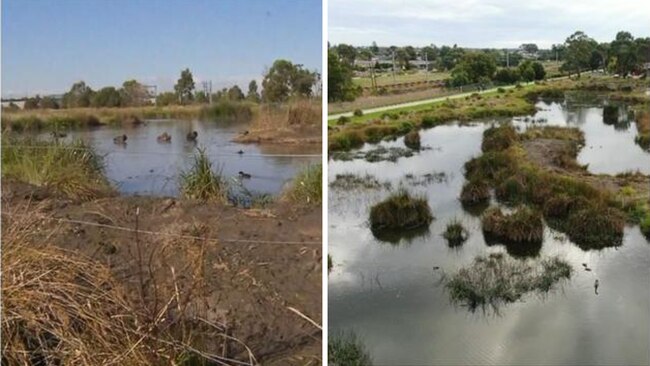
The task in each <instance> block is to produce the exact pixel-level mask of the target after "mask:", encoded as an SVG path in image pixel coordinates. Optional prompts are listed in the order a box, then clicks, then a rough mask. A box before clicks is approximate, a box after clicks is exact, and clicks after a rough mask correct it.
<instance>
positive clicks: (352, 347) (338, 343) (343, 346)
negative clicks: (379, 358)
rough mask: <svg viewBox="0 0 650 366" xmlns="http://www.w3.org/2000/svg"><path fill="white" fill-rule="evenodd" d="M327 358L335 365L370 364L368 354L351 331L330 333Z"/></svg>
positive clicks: (370, 360)
mask: <svg viewBox="0 0 650 366" xmlns="http://www.w3.org/2000/svg"><path fill="white" fill-rule="evenodd" d="M327 358H328V361H329V363H330V364H332V365H337V366H372V358H371V357H370V354H369V353H368V351H367V350H366V347H365V346H364V345H363V343H362V342H361V340H359V338H358V337H357V336H356V334H355V333H353V332H349V333H341V334H335V335H330V336H329V339H328V341H327Z"/></svg>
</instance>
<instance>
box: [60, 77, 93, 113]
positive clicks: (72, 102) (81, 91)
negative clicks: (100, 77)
mask: <svg viewBox="0 0 650 366" xmlns="http://www.w3.org/2000/svg"><path fill="white" fill-rule="evenodd" d="M93 93H94V92H93V90H92V89H91V88H90V87H89V86H88V85H86V83H85V82H83V81H79V82H76V83H74V84H72V87H71V88H70V91H68V92H67V93H65V94H63V105H64V107H65V108H83V107H88V106H90V99H91V97H92V95H93Z"/></svg>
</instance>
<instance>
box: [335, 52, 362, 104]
mask: <svg viewBox="0 0 650 366" xmlns="http://www.w3.org/2000/svg"><path fill="white" fill-rule="evenodd" d="M360 93H361V88H360V87H359V86H357V85H354V83H353V82H352V69H351V67H350V66H349V65H347V64H345V63H343V62H341V61H340V60H339V57H338V55H336V53H335V52H332V51H331V50H330V51H328V53H327V100H328V101H329V102H337V101H350V100H354V99H355V98H356V97H357V96H359V94H360Z"/></svg>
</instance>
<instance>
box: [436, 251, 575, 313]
mask: <svg viewBox="0 0 650 366" xmlns="http://www.w3.org/2000/svg"><path fill="white" fill-rule="evenodd" d="M572 271H573V270H572V268H571V266H570V265H569V263H567V262H566V261H564V260H562V259H560V258H558V257H551V258H548V259H544V260H541V261H532V260H528V261H521V260H516V259H512V258H510V257H508V256H506V255H504V254H503V253H492V254H490V255H488V256H480V257H477V258H476V259H474V262H473V263H472V264H471V265H470V266H468V267H465V268H462V269H460V270H459V271H458V272H457V273H455V274H453V275H452V276H451V277H447V278H445V288H446V290H447V291H448V292H449V295H450V297H451V300H452V301H453V302H455V303H457V304H461V305H464V306H467V307H468V308H469V309H470V310H472V311H474V310H476V309H477V308H479V307H482V308H485V306H492V307H494V308H495V309H498V307H499V306H500V305H501V304H504V303H512V302H515V301H518V300H519V299H521V297H522V296H524V295H525V294H527V293H530V292H542V293H543V292H548V291H550V290H551V289H552V288H553V286H554V285H555V284H556V283H558V282H559V281H561V280H563V279H568V278H570V277H571V273H572Z"/></svg>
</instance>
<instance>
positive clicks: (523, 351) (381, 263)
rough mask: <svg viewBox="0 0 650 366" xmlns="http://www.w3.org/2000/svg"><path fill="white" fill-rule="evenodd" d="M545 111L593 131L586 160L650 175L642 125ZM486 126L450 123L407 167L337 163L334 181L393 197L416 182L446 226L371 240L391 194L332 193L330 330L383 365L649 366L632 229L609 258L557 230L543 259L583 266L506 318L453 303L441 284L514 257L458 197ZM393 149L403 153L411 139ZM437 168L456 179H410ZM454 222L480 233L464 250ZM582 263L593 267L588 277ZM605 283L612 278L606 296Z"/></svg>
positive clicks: (648, 247)
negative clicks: (357, 179)
mask: <svg viewBox="0 0 650 366" xmlns="http://www.w3.org/2000/svg"><path fill="white" fill-rule="evenodd" d="M538 107H540V108H542V109H543V110H542V111H540V112H538V114H537V115H536V116H535V118H546V119H548V122H547V124H553V125H562V126H577V127H580V128H581V129H582V130H583V131H584V132H585V137H586V145H587V146H586V147H585V149H583V152H582V153H581V154H580V157H579V159H580V162H581V163H583V164H586V163H589V164H590V165H589V167H590V169H591V170H592V171H594V172H599V173H601V172H608V173H619V172H622V171H626V170H637V169H639V170H641V171H643V172H645V173H648V172H650V154H648V153H646V152H643V151H642V150H641V149H640V148H639V147H638V146H637V145H635V144H634V136H635V135H636V130H635V126H634V124H631V125H629V126H628V129H627V130H622V129H616V128H614V126H609V125H605V124H603V122H602V109H601V108H598V107H587V106H576V105H570V104H569V105H567V103H552V104H543V103H542V104H540V105H538ZM516 124H518V125H520V127H522V128H524V127H525V124H524V123H523V122H521V123H519V122H517V123H516ZM485 128H486V125H485V124H476V125H470V126H462V127H461V126H458V125H447V126H439V127H436V128H433V129H430V130H426V131H422V132H421V138H422V145H423V146H428V147H431V149H429V150H424V151H422V152H420V153H419V154H416V155H415V156H413V157H411V158H400V159H399V160H398V161H397V162H396V163H391V162H380V163H368V162H365V161H362V160H355V161H349V162H343V161H330V166H329V177H330V180H333V179H334V177H335V176H336V174H343V173H352V174H357V175H364V174H365V173H368V174H371V175H374V176H375V177H376V178H378V179H379V180H380V181H389V182H391V183H392V186H393V189H394V188H395V187H397V186H399V184H400V182H401V183H402V184H407V187H408V188H409V190H410V191H412V192H417V193H422V194H424V195H426V197H427V198H428V201H429V205H430V207H431V208H432V210H433V214H434V216H435V218H436V219H435V220H434V221H433V223H432V224H431V225H430V227H429V232H428V234H425V235H423V236H419V237H416V238H412V239H410V240H406V239H402V240H401V241H400V242H399V243H397V244H394V243H388V242H384V241H380V240H377V239H376V238H375V237H374V236H373V235H372V233H371V232H370V230H369V228H368V224H367V217H368V212H369V208H370V206H371V205H373V204H375V203H377V202H379V201H380V200H382V199H383V198H385V197H386V196H387V195H388V194H389V192H388V191H387V190H386V189H380V190H359V191H343V190H335V189H330V198H329V200H330V201H329V202H330V203H329V225H330V227H329V233H330V234H329V238H330V239H329V242H330V244H329V245H330V254H331V255H332V258H333V261H334V268H333V270H332V272H331V273H330V275H329V322H330V323H329V326H330V330H329V331H330V334H334V333H336V332H337V331H349V330H353V331H354V332H355V333H357V335H358V336H359V337H360V338H361V339H362V340H363V342H364V343H365V345H366V347H367V349H368V350H369V352H370V354H371V355H372V357H373V360H374V362H375V364H377V365H648V364H649V363H650V356H649V349H650V347H649V345H650V287H649V283H650V243H648V242H647V241H646V239H645V238H644V237H643V236H642V234H641V233H640V230H639V228H638V227H628V228H626V231H625V237H624V243H623V245H622V246H621V247H619V248H608V249H604V250H600V251H595V250H593V251H583V250H581V249H580V248H578V247H577V246H576V245H574V244H573V243H571V242H570V241H568V240H566V239H565V238H564V236H563V235H561V234H559V233H557V232H553V231H552V230H550V229H548V228H547V229H546V232H545V240H544V242H543V245H542V247H541V249H540V251H539V253H538V254H537V255H538V256H539V257H545V256H550V255H559V256H561V257H562V258H564V259H566V260H567V261H568V262H570V263H571V265H572V266H573V268H574V269H575V272H574V274H573V276H572V277H571V279H570V280H568V281H565V282H563V283H561V285H560V286H558V287H557V288H556V289H555V290H552V291H551V292H550V293H548V294H545V295H536V294H531V295H527V296H525V297H524V298H523V301H520V302H517V303H514V304H508V305H505V306H502V307H500V308H499V309H498V313H496V312H494V311H488V312H482V311H481V310H478V311H477V312H474V313H472V312H470V311H468V309H467V308H464V307H458V306H455V305H453V304H451V303H450V301H449V297H448V294H447V293H446V292H445V291H444V289H443V286H442V285H441V282H440V281H441V275H442V273H443V272H444V273H450V274H451V273H454V272H455V271H457V270H458V269H459V268H461V267H463V266H466V265H469V264H470V263H471V262H472V260H473V259H474V257H476V256H477V255H483V254H487V253H492V252H507V248H505V247H503V246H501V245H493V246H488V245H487V244H486V242H485V240H484V239H483V235H482V232H481V230H480V219H479V217H478V216H473V215H472V214H469V213H467V212H466V211H464V210H463V209H462V207H461V205H460V202H459V201H458V199H457V197H458V196H459V194H460V190H461V187H462V185H463V183H464V181H465V179H464V177H463V170H462V167H463V164H464V163H465V162H466V161H467V160H469V159H470V158H471V157H474V156H477V155H479V154H480V145H481V140H482V133H483V131H484V129H485ZM619 128H620V126H619ZM612 141H615V143H614V142H612ZM382 144H384V145H386V146H403V141H402V139H398V140H397V141H394V142H388V143H382ZM589 146H594V148H593V149H589ZM596 146H597V147H596ZM600 146H602V147H600ZM365 148H366V149H367V148H369V147H368V146H366V147H365ZM434 172H444V173H445V175H446V180H443V181H442V182H438V183H431V184H428V185H415V186H413V185H408V183H405V182H408V180H406V179H405V175H406V174H413V175H414V176H416V177H417V176H421V175H423V174H427V173H434ZM452 218H459V219H461V220H462V221H463V223H464V225H465V226H466V227H467V228H468V229H469V230H470V232H471V234H470V237H469V240H468V241H467V242H465V244H464V245H463V246H462V247H460V248H449V247H448V245H447V243H446V241H445V240H444V239H443V238H442V236H441V234H442V232H443V230H444V228H445V226H446V224H447V222H449V220H451V219H452ZM582 263H588V264H589V267H590V268H592V271H591V272H587V271H584V270H583V269H582V265H581V264H582ZM434 266H439V267H440V269H439V270H434V269H433V267H434ZM595 279H599V281H600V287H599V291H598V292H599V293H598V295H596V294H595V292H594V281H595Z"/></svg>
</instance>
